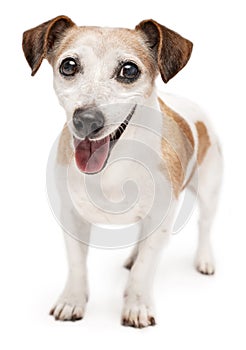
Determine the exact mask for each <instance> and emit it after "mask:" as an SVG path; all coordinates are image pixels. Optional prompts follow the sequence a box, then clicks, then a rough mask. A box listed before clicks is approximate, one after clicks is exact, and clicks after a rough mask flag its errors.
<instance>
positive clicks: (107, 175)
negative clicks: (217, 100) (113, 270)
mask: <svg viewBox="0 0 246 350" xmlns="http://www.w3.org/2000/svg"><path fill="white" fill-rule="evenodd" d="M23 50H24V53H25V57H26V59H27V61H28V63H29V65H30V67H31V69H32V75H35V74H36V72H37V70H38V69H39V67H40V65H41V63H42V60H43V59H44V58H46V59H47V60H48V61H49V62H50V64H51V65H52V67H53V71H54V88H55V91H56V93H57V96H58V98H59V102H60V104H61V105H62V106H63V107H64V109H65V111H66V115H67V122H66V124H65V127H64V129H63V132H62V134H61V136H60V140H59V145H58V149H57V158H56V166H55V169H56V179H57V188H58V189H59V194H60V198H61V213H60V215H61V216H60V220H61V222H62V224H63V225H62V226H63V230H64V232H65V241H66V246H67V251H68V263H69V277H68V281H67V284H66V286H65V289H64V291H63V293H62V294H61V296H60V298H59V299H58V301H57V303H56V304H55V305H54V307H53V308H52V310H51V314H52V315H54V317H55V319H57V320H78V319H81V318H83V317H84V312H85V306H86V302H87V300H88V287H87V268H86V256H87V250H88V249H87V248H88V245H86V244H84V243H83V242H88V241H89V234H90V229H91V223H94V224H100V223H104V224H105V223H106V224H130V223H135V222H138V223H139V224H140V226H141V239H139V242H138V244H137V245H136V246H135V248H134V251H133V253H132V255H131V256H130V258H129V259H128V260H127V262H126V267H127V268H129V270H130V273H129V279H128V283H127V286H126V289H125V293H124V306H123V312H122V324H124V325H126V326H133V327H137V328H141V327H147V326H149V325H154V324H155V315H154V310H153V301H152V285H153V278H154V273H155V269H156V265H157V263H158V260H159V256H160V252H161V250H162V249H163V247H164V246H165V245H166V244H167V242H168V241H169V237H170V235H171V233H172V230H173V226H174V222H175V218H176V214H177V210H178V208H179V203H180V201H181V194H182V192H183V190H184V189H191V190H193V191H196V192H197V198H198V204H199V209H200V220H199V240H198V248H197V254H196V259H195V265H196V268H197V270H198V271H199V272H201V273H203V274H208V275H211V274H213V273H214V270H215V267H214V259H213V254H212V248H211V243H210V231H211V225H212V222H213V219H214V215H215V211H216V207H217V202H218V194H219V188H220V183H221V174H222V157H221V152H220V147H219V144H218V140H217V138H216V135H215V134H214V132H213V130H212V129H211V127H210V126H209V124H208V122H207V121H206V119H205V117H204V115H203V113H202V112H201V111H200V110H199V108H197V107H196V106H194V105H193V104H191V103H190V102H188V101H186V100H184V99H182V98H179V97H174V96H171V95H164V94H161V95H160V94H158V93H157V91H156V88H155V79H156V77H157V75H158V74H159V73H160V74H161V77H162V79H163V81H164V82H165V83H167V82H168V81H169V80H170V79H171V78H172V77H173V76H175V75H176V74H177V73H178V72H179V71H180V70H181V69H182V68H183V67H184V66H185V65H186V63H187V62H188V60H189V58H190V55H191V51H192V43H191V42H190V41H189V40H187V39H185V38H183V37H181V36H180V35H179V34H177V33H176V32H174V31H172V30H170V29H168V28H166V27H164V26H162V25H160V24H159V23H157V22H155V21H153V20H146V21H143V22H141V23H140V24H139V25H137V26H136V28H135V29H134V30H130V29H114V28H113V29H111V28H98V27H78V26H77V25H75V24H74V23H73V22H72V20H71V19H69V18H68V17H66V16H59V17H57V18H55V19H52V20H50V21H48V22H45V23H43V24H41V25H39V26H37V27H35V28H33V29H30V30H28V31H26V32H25V33H24V36H23ZM151 152H152V153H151ZM125 154H127V155H128V156H129V155H130V156H131V159H128V158H127V157H125V158H124V155H125ZM116 155H117V156H116ZM126 158H127V159H126ZM115 159H116V161H115ZM134 160H135V161H134ZM141 162H142V163H145V162H146V163H147V167H148V168H149V167H150V168H151V173H152V174H151V175H152V178H154V179H157V180H155V181H157V182H156V183H157V185H156V183H154V186H153V183H152V182H150V180H149V178H148V177H147V176H146V167H144V166H142V167H141V166H139V164H140V163H141ZM197 168H198V171H199V177H198V180H199V187H198V190H197V186H196V182H195V174H196V173H197V171H196V170H197ZM126 178H127V179H134V181H135V182H136V183H137V185H138V191H139V193H140V196H139V197H138V199H137V201H135V203H134V205H132V206H129V203H130V202H132V198H131V195H132V193H133V192H134V191H130V192H129V196H130V197H128V198H126V201H124V198H123V197H124V195H123V194H122V181H124V179H126ZM98 183H100V186H102V187H103V191H102V190H101V192H100V190H99V189H98ZM160 184H161V185H160ZM88 186H89V191H88ZM90 186H92V187H90ZM100 186H99V187H100ZM68 188H69V195H68V190H67V189H68ZM91 188H92V189H91ZM122 196H123V197H122ZM68 197H70V198H68ZM71 198H72V201H71V200H70V199H71ZM122 198H123V199H122ZM157 199H158V200H159V199H160V200H159V202H158V200H157ZM155 200H156V204H155V206H154V207H153V201H155ZM121 202H122V203H123V204H122V206H120V203H121ZM95 203H96V205H95ZM109 203H110V205H109V206H108V204H109ZM116 208H117V210H116ZM153 208H154V209H153ZM114 209H115V211H114ZM126 209H127V210H126ZM160 212H161V213H162V218H161V220H160V215H159V214H160ZM157 221H158V222H157ZM80 235H81V236H80ZM81 241H83V242H81Z"/></svg>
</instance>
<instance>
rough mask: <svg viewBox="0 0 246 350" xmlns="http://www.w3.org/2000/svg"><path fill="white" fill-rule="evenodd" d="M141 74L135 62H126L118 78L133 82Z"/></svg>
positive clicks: (122, 80) (124, 81) (125, 81)
mask: <svg viewBox="0 0 246 350" xmlns="http://www.w3.org/2000/svg"><path fill="white" fill-rule="evenodd" d="M139 75H140V70H139V68H138V66H137V65H136V64H135V63H133V62H125V63H124V64H123V66H121V68H120V70H119V73H118V75H117V80H119V81H121V82H123V83H133V82H134V81H135V80H137V79H138V77H139Z"/></svg>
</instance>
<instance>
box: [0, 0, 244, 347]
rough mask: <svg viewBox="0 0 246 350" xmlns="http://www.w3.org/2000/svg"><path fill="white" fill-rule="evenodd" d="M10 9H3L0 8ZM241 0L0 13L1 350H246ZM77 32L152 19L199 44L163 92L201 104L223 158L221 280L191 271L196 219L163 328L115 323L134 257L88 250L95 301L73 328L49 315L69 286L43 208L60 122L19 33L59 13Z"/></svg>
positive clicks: (44, 72) (165, 292) (19, 7)
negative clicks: (127, 265)
mask: <svg viewBox="0 0 246 350" xmlns="http://www.w3.org/2000/svg"><path fill="white" fill-rule="evenodd" d="M3 6H4V8H3ZM243 6H244V2H243V1H239V0H234V1H227V0H224V1H222V0H217V1H214V0H207V1H204V2H200V1H197V0H186V1H183V0H180V1H178V0H162V1H157V0H152V1H145V2H143V1H142V2H134V1H131V2H127V1H125V2H122V1H110V0H103V1H99V0H90V1H82V0H81V1H75V0H70V1H63V0H60V1H37V2H35V1H28V0H22V1H17V0H15V1H12V2H11V1H9V2H5V5H2V11H1V23H0V25H1V32H0V33H1V34H0V35H1V56H0V60H1V61H0V67H1V72H0V73H1V80H0V81H1V87H2V89H1V111H2V113H1V127H0V142H1V147H0V149H1V158H0V159H1V163H0V164H1V204H2V206H1V236H0V239H1V243H0V250H1V251H0V259H1V280H0V281H1V287H0V305H1V317H0V323H1V327H0V329H1V338H0V346H1V348H4V349H14V348H20V347H23V348H25V349H33V348H34V349H50V348H55V349H67V348H75V347H76V348H83V349H87V348H89V349H91V348H94V347H95V348H96V347H98V348H99V347H100V348H107V349H109V350H110V349H115V348H116V349H126V348H128V349H131V348H134V347H136V348H140V349H152V348H154V349H189V350H193V349H200V350H203V349H215V348H222V349H223V348H230V349H231V348H233V349H234V348H235V349H237V350H240V349H245V346H246V341H245V335H244V334H245V313H246V307H245V298H246V297H245V296H246V287H245V269H246V258H245V255H246V254H245V249H246V231H245V195H246V193H245V179H246V172H245V149H246V148H245V145H246V136H245V135H246V121H245V119H246V114H245V101H246V99H245V92H246V89H245V78H246V76H245V75H246V74H245V64H246V50H245V46H246V44H245V33H246V28H245V27H246V26H245V7H243ZM60 14H66V15H68V16H70V17H71V18H72V19H73V21H75V22H76V23H77V24H79V25H102V26H121V27H130V28H133V27H134V26H135V25H136V24H137V23H138V22H140V21H141V20H143V19H148V18H154V19H155V20H157V21H159V22H160V23H162V24H164V25H166V26H168V27H170V28H172V29H174V30H176V31H177V32H179V33H180V34H182V35H184V36H186V37H187V38H189V39H190V40H192V41H193V42H194V51H193V55H192V58H191V60H190V62H189V63H188V65H187V67H186V68H185V69H184V70H183V71H182V72H181V73H179V74H178V76H177V77H175V78H174V79H173V80H172V81H170V82H169V83H168V85H166V86H164V84H161V82H160V81H159V84H160V85H161V86H162V88H163V89H165V91H170V92H174V93H175V92H176V93H178V94H182V95H184V96H187V97H189V98H190V99H193V100H195V101H196V102H198V103H200V104H201V105H202V106H203V107H205V109H206V110H207V111H208V113H209V114H210V117H211V119H212V121H213V123H214V125H215V127H216V129H217V131H218V133H219V135H220V138H221V141H222V145H223V152H224V155H225V178H224V183H223V192H222V196H221V205H220V209H219V212H218V215H217V220H216V223H215V225H214V246H215V253H216V258H217V271H216V275H215V276H214V277H206V276H202V275H199V274H198V273H196V272H195V270H194V269H193V267H192V262H193V254H194V250H195V244H196V214H194V216H193V218H192V220H190V222H189V224H188V225H187V226H186V227H185V229H184V230H183V231H182V232H181V233H180V234H178V235H176V236H174V237H173V240H172V243H171V245H170V246H169V248H168V249H167V250H166V252H164V253H163V259H162V261H161V264H160V267H159V269H158V273H157V278H156V288H155V300H156V309H157V326H156V327H152V328H149V329H145V330H135V329H131V328H124V327H122V326H120V312H121V306H122V293H123V289H124V284H125V282H126V278H127V271H125V270H124V269H123V268H122V264H123V262H124V259H125V258H126V257H127V255H128V253H129V249H122V250H114V251H108V250H99V249H91V251H90V256H89V272H90V274H89V280H90V291H91V293H90V301H89V304H88V308H87V313H86V317H85V319H84V320H83V321H81V322H77V323H61V322H55V321H54V320H53V318H51V317H50V316H48V311H49V308H50V307H51V306H52V304H53V303H54V302H55V299H56V298H57V296H58V295H59V293H60V292H61V289H62V288H63V284H64V282H65V277H66V271H67V270H66V268H67V267H66V259H65V251H64V245H63V240H62V235H61V232H60V229H59V227H58V225H57V223H56V222H55V220H54V218H53V216H52V214H51V212H50V209H49V206H48V201H47V196H46V190H45V171H46V162H47V157H48V154H49V151H50V148H51V146H52V143H53V141H54V139H55V138H56V136H57V134H58V133H59V132H60V130H61V128H62V126H63V123H64V120H65V114H64V112H63V110H62V109H61V107H59V105H58V103H57V100H56V97H55V94H54V92H53V89H52V71H51V68H50V67H49V66H48V63H46V62H44V64H43V65H42V67H41V69H40V71H39V72H38V73H37V75H36V76H35V77H34V78H31V76H30V73H31V72H30V69H29V67H28V65H27V63H26V61H25V59H24V56H23V53H22V50H21V40H22V32H23V31H24V30H26V29H29V28H31V27H33V26H36V25H38V24H40V23H42V22H44V21H46V20H49V19H51V18H53V17H55V16H57V15H60Z"/></svg>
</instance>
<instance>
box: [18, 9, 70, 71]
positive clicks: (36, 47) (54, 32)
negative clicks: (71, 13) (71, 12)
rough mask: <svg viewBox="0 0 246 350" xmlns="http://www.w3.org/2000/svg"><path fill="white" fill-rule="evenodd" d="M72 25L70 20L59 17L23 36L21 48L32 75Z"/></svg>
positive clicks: (28, 31)
mask: <svg viewBox="0 0 246 350" xmlns="http://www.w3.org/2000/svg"><path fill="white" fill-rule="evenodd" d="M74 25H75V24H74V23H73V21H72V20H71V19H70V18H68V17H66V16H59V17H56V18H54V19H52V20H50V21H48V22H45V23H43V24H40V25H39V26H37V27H35V28H32V29H29V30H27V31H26V32H25V33H24V34H23V41H22V48H23V51H24V54H25V57H26V60H27V62H28V64H29V66H30V67H31V69H32V75H35V74H36V72H37V70H38V69H39V67H40V65H41V63H42V61H43V59H44V58H47V56H48V54H49V53H51V52H52V50H53V49H54V48H55V44H57V43H58V42H59V41H60V40H61V39H62V38H63V37H64V33H65V31H66V30H67V29H68V28H70V27H72V26H74Z"/></svg>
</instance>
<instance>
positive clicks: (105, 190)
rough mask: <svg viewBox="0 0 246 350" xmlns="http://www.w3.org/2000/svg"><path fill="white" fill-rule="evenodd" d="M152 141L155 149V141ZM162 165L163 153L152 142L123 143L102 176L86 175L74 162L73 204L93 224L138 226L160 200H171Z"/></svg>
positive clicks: (70, 181)
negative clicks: (158, 199) (157, 199)
mask: <svg viewBox="0 0 246 350" xmlns="http://www.w3.org/2000/svg"><path fill="white" fill-rule="evenodd" d="M149 141H150V143H151V142H152V146H153V142H154V140H149ZM156 142H157V140H156ZM160 163H161V159H160V155H159V152H157V150H156V148H152V147H150V145H148V142H145V143H143V142H142V141H140V140H136V138H135V139H134V141H131V142H129V139H128V140H126V141H124V140H121V143H120V145H119V147H116V148H115V149H114V151H113V152H112V154H111V156H110V158H109V161H108V164H107V166H106V167H105V169H104V170H103V171H102V172H100V173H98V174H95V175H85V174H82V173H81V172H79V171H78V169H77V167H76V165H75V163H74V162H72V163H71V164H70V167H69V171H68V179H67V180H68V181H67V184H68V189H69V193H70V196H71V199H72V202H73V204H74V206H75V208H76V209H77V210H78V212H79V213H80V214H81V215H82V216H83V217H84V218H86V220H88V221H90V222H92V223H98V224H131V223H133V222H136V221H138V220H139V218H140V217H145V216H146V215H147V214H148V213H149V212H150V211H151V210H152V208H153V207H154V206H155V205H156V204H155V203H156V197H158V198H159V197H160V196H162V200H163V201H164V198H165V197H169V196H166V192H170V184H169V183H168V181H166V179H165V177H164V173H163V171H162V169H161V166H160ZM161 193H162V194H161Z"/></svg>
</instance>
